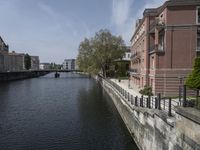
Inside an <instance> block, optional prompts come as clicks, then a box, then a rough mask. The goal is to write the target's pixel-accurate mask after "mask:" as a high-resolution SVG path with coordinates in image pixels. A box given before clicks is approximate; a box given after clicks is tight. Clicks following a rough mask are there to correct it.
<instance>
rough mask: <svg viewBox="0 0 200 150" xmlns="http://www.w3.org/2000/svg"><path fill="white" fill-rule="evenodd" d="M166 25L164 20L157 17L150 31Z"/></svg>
mask: <svg viewBox="0 0 200 150" xmlns="http://www.w3.org/2000/svg"><path fill="white" fill-rule="evenodd" d="M164 26H165V23H164V21H162V20H160V19H155V20H154V21H153V22H152V23H151V24H150V27H149V30H150V31H153V29H155V28H156V27H158V28H163V27H164Z"/></svg>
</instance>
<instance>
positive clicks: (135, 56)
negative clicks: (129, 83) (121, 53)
mask: <svg viewBox="0 0 200 150" xmlns="http://www.w3.org/2000/svg"><path fill="white" fill-rule="evenodd" d="M140 59H141V52H135V53H134V54H132V55H131V60H132V61H137V60H140Z"/></svg>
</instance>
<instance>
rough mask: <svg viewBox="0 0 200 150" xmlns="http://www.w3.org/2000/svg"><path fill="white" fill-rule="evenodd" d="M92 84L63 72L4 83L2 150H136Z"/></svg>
mask: <svg viewBox="0 0 200 150" xmlns="http://www.w3.org/2000/svg"><path fill="white" fill-rule="evenodd" d="M136 149H137V147H136V145H135V143H134V141H133V140H132V138H131V136H130V134H129V133H128V130H127V129H126V127H125V125H124V123H123V121H122V119H121V118H120V116H119V114H118V112H117V110H116V108H115V106H114V104H113V103H112V101H111V99H110V98H109V97H108V95H107V94H106V93H105V92H104V91H103V90H102V88H101V87H100V85H99V84H98V83H97V82H96V81H94V80H93V79H89V78H84V77H83V76H80V75H76V74H72V73H62V74H61V78H58V79H55V78H53V74H49V75H47V76H45V77H41V78H36V79H29V80H23V81H15V82H10V83H0V150H136Z"/></svg>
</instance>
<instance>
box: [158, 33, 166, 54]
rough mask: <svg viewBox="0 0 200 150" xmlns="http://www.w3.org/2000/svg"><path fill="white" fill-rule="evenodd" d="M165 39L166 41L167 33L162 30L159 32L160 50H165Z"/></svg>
mask: <svg viewBox="0 0 200 150" xmlns="http://www.w3.org/2000/svg"><path fill="white" fill-rule="evenodd" d="M164 41H165V33H164V32H163V31H161V32H160V33H159V39H158V42H159V44H158V50H160V51H164Z"/></svg>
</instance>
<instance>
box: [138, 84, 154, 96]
mask: <svg viewBox="0 0 200 150" xmlns="http://www.w3.org/2000/svg"><path fill="white" fill-rule="evenodd" d="M139 93H140V94H142V95H150V96H152V95H153V93H152V88H151V87H150V86H147V85H145V86H144V89H142V90H140V91H139Z"/></svg>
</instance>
